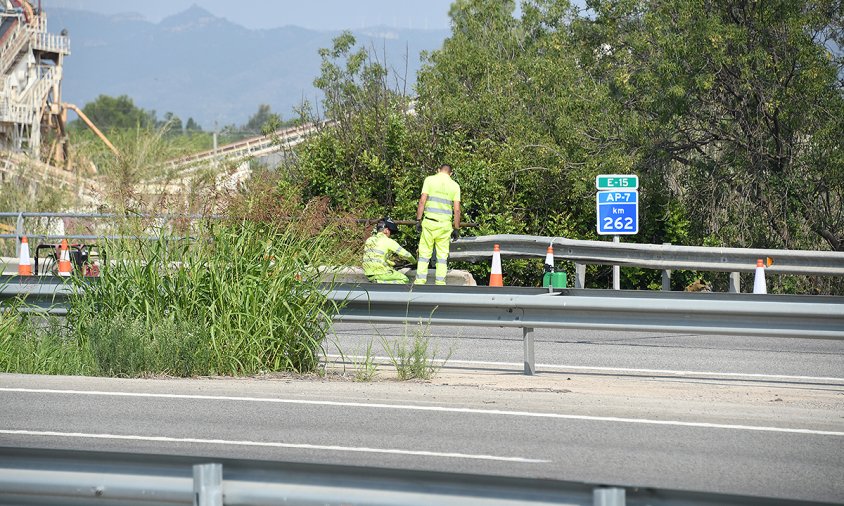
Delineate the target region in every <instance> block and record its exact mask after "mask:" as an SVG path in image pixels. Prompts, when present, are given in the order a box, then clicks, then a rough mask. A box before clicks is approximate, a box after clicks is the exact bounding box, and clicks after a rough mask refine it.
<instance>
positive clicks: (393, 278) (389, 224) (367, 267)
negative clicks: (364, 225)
mask: <svg viewBox="0 0 844 506" xmlns="http://www.w3.org/2000/svg"><path fill="white" fill-rule="evenodd" d="M398 232H399V227H397V226H396V224H395V222H394V221H393V220H391V219H390V218H384V219H383V220H378V224H377V225H376V226H375V232H374V233H373V234H372V237H370V238H369V239H367V240H366V242H365V243H364V245H363V273H364V274H366V277H367V278H369V280H370V281H372V282H373V283H391V284H403V283H408V282H409V281H410V280H409V279H407V276H405V275H404V274H402V273H401V272H399V271H397V270H395V269H394V268H393V266H395V265H396V264H395V262H393V261H392V260H391V259H390V256H391V255H393V254H396V255H399V256H400V257H402V258H404V259H406V260H407V261H408V262H411V263H413V262H414V261H415V260H416V259H415V258H413V255H411V254H410V253H409V252H408V251H407V250H406V249H404V248H402V247H401V245H400V244H399V243H397V242H396V241H394V240H393V239H391V238H390V236H391V235H393V234H397V233H398Z"/></svg>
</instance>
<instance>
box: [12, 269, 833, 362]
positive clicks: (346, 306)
mask: <svg viewBox="0 0 844 506" xmlns="http://www.w3.org/2000/svg"><path fill="white" fill-rule="evenodd" d="M48 279H49V280H43V281H42V280H41V279H40V278H35V279H32V280H30V279H29V278H19V277H16V276H10V277H7V278H5V279H3V278H0V306H2V303H3V299H10V298H13V297H19V296H22V295H25V296H26V301H27V302H28V303H29V304H31V308H32V309H38V308H40V309H41V310H44V311H48V312H50V313H53V314H66V313H67V306H66V301H67V297H68V296H69V295H70V294H71V293H73V292H72V290H73V289H74V288H73V287H72V286H69V285H67V284H64V283H61V282H58V281H56V280H55V278H48ZM89 282H96V281H95V280H94V281H89ZM323 289H324V290H325V291H326V293H327V295H328V299H329V300H330V301H332V303H334V304H336V307H337V311H336V316H335V319H336V320H337V321H358V322H369V323H405V322H409V323H414V322H422V323H426V324H433V325H466V326H486V327H510V328H518V329H522V337H523V341H524V342H523V345H524V372H525V374H528V375H530V374H534V373H535V371H536V365H535V364H536V361H535V354H534V336H533V331H534V329H535V328H558V329H588V330H614V331H630V332H635V331H640V332H643V331H644V332H671V333H674V332H676V333H694V334H716V335H739V336H764V337H778V338H811V339H844V297H834V296H804V295H754V294H729V293H688V292H657V291H604V290H580V289H564V290H558V291H553V292H549V291H548V290H546V289H540V288H516V287H455V286H445V287H434V286H414V285H410V286H403V285H371V284H370V285H343V284H338V285H330V284H329V285H324V287H323Z"/></svg>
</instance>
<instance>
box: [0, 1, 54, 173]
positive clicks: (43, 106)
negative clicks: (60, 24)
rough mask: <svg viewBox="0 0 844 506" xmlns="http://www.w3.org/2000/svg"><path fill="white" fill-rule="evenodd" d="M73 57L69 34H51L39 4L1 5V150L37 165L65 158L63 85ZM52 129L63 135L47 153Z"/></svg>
mask: <svg viewBox="0 0 844 506" xmlns="http://www.w3.org/2000/svg"><path fill="white" fill-rule="evenodd" d="M69 54H70V39H69V38H68V37H67V35H66V33H65V32H64V31H63V32H62V34H60V35H56V34H51V33H48V32H47V16H46V14H45V13H44V11H43V10H42V9H41V7H40V2H39V6H38V7H33V6H32V5H31V4H30V3H29V2H28V1H27V0H0V149H5V150H11V151H16V152H24V153H26V154H28V155H29V156H30V157H32V158H34V159H41V158H53V157H56V158H58V159H63V158H64V156H63V154H64V146H63V141H64V121H63V118H62V116H63V114H62V113H63V111H62V106H61V83H62V64H63V62H64V57H65V56H67V55H69ZM51 129H57V131H58V135H57V137H56V143H55V144H54V145H53V146H52V147H51V148H50V149H48V150H47V151H48V152H47V153H42V149H41V145H42V141H43V139H44V134H45V132H47V131H49V130H51ZM51 150H52V152H50V151H51ZM42 155H46V156H42Z"/></svg>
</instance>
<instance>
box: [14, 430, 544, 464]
mask: <svg viewBox="0 0 844 506" xmlns="http://www.w3.org/2000/svg"><path fill="white" fill-rule="evenodd" d="M0 434H8V435H17V436H45V437H64V438H81V439H116V440H123V441H152V442H157V443H197V444H211V445H226V446H260V447H267V448H293V449H303V450H325V451H335V452H357V453H388V454H392V455H414V456H418V457H442V458H450V459H472V460H497V461H501V462H519V463H525V464H543V463H548V462H551V461H550V460H540V459H528V458H523V457H500V456H497V455H473V454H470V453H444V452H428V451H422V450H398V449H395V448H366V447H363V446H335V445H312V444H300V443H276V442H268V441H243V440H228V439H199V438H192V437H167V436H138V435H123V434H88V433H84V432H54V431H40V430H4V429H0Z"/></svg>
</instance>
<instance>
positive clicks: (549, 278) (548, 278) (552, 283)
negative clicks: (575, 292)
mask: <svg viewBox="0 0 844 506" xmlns="http://www.w3.org/2000/svg"><path fill="white" fill-rule="evenodd" d="M567 283H568V278H567V277H566V273H565V272H546V273H545V275H544V276H542V287H543V288H548V287H552V288H565V287H566V284H567Z"/></svg>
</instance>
